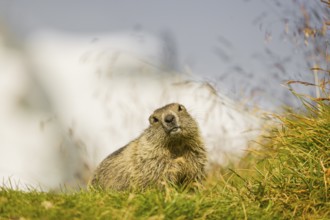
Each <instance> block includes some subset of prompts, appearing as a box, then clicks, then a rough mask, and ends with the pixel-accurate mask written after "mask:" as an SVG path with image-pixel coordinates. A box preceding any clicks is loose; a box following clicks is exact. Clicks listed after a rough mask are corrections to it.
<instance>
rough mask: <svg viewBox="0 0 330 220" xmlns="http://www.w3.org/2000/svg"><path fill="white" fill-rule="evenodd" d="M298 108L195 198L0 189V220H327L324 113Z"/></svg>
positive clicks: (329, 133) (329, 170) (328, 114)
mask: <svg viewBox="0 0 330 220" xmlns="http://www.w3.org/2000/svg"><path fill="white" fill-rule="evenodd" d="M314 106H317V107H314ZM305 107H306V108H305V111H304V112H302V113H295V112H292V111H288V112H287V113H286V114H285V115H281V116H280V115H277V116H276V117H277V119H278V121H279V122H280V123H279V126H277V127H275V128H273V129H272V131H271V132H270V133H269V135H267V136H266V137H265V138H264V139H265V140H267V141H266V142H264V144H263V146H262V147H261V149H259V150H257V151H251V152H250V153H249V154H248V155H247V156H246V157H245V158H244V159H243V160H242V163H241V164H240V165H239V166H238V167H236V168H226V169H214V170H213V172H212V174H210V176H209V177H208V179H207V180H206V181H205V186H204V188H203V189H199V190H196V191H195V192H191V191H183V192H179V191H176V190H174V189H167V190H166V191H157V190H149V191H146V192H111V191H106V192H105V191H99V190H90V191H87V190H80V191H78V192H77V191H76V192H48V193H46V192H37V191H30V192H20V191H15V190H11V189H1V190H0V219H330V190H329V189H330V185H329V183H330V105H329V104H324V103H322V102H321V101H320V102H319V103H318V105H310V104H306V105H305Z"/></svg>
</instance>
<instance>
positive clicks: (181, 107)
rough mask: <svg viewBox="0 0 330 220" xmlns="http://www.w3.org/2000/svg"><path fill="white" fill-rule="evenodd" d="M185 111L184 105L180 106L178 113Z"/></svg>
mask: <svg viewBox="0 0 330 220" xmlns="http://www.w3.org/2000/svg"><path fill="white" fill-rule="evenodd" d="M183 110H186V108H185V107H184V106H183V105H180V104H179V107H178V111H179V112H181V111H183Z"/></svg>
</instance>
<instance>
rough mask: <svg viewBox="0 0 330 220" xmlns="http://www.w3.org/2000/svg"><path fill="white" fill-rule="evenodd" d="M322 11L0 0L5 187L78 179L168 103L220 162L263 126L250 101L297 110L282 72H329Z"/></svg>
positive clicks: (304, 75)
mask: <svg viewBox="0 0 330 220" xmlns="http://www.w3.org/2000/svg"><path fill="white" fill-rule="evenodd" d="M329 14H330V13H329V9H328V8H326V7H325V6H324V5H322V3H321V1H309V0H289V1H279V0H278V1H277V0H272V1H271V0H269V1H268V0H267V1H263V0H234V1H209V2H207V3H205V2H202V1H197V0H192V1H189V2H186V1H180V2H178V1H173V0H170V1H151V0H140V1H139V3H132V1H126V0H124V1H112V0H111V1H104V0H103V1H102V0H96V1H78V0H72V1H64V0H58V1H42V0H35V1H24V2H22V1H16V0H11V1H9V0H8V1H7V0H0V177H2V179H3V181H2V182H3V183H2V185H5V186H8V185H11V186H13V185H14V186H17V187H18V188H20V189H27V188H28V187H27V186H32V187H40V188H41V189H44V190H49V189H56V188H58V187H59V186H60V185H62V184H63V185H70V184H71V185H77V184H82V185H84V184H86V182H87V181H88V178H89V177H90V174H91V172H92V171H93V169H94V168H95V166H96V165H97V164H98V163H99V162H100V160H101V159H102V158H104V157H105V156H106V155H107V154H109V153H111V152H112V151H114V150H116V149H118V148H119V147H121V146H122V145H124V144H126V143H127V142H129V141H130V140H131V139H132V138H134V137H136V136H137V135H138V134H140V133H141V131H142V130H143V128H145V127H146V126H148V124H147V120H146V119H147V116H148V115H149V114H150V113H151V112H152V111H153V110H154V109H155V108H158V107H160V105H163V104H166V103H167V102H170V101H180V102H183V103H184V104H185V105H187V106H188V109H191V111H192V114H193V115H194V116H195V117H196V118H197V120H198V121H199V123H200V125H201V127H203V129H202V130H203V135H204V137H205V138H206V142H207V144H208V150H209V152H213V151H216V152H220V153H219V154H215V155H216V156H214V157H213V158H212V162H214V163H219V164H225V162H224V161H226V159H224V158H227V156H226V155H228V154H233V155H239V156H240V155H242V150H244V149H246V148H247V147H248V143H249V141H250V140H251V139H253V138H255V137H256V136H257V135H258V134H259V132H258V131H259V130H260V129H261V127H262V124H263V122H262V119H260V117H258V116H256V115H255V114H253V113H252V110H254V109H258V110H264V111H280V110H281V109H282V107H283V106H292V107H296V108H297V107H298V108H299V106H300V105H301V103H300V102H299V101H298V100H297V99H296V98H295V97H294V96H293V95H292V93H291V92H290V91H289V89H288V85H287V84H286V82H287V81H288V80H293V81H300V82H310V83H315V84H318V82H321V80H322V79H324V77H325V74H324V73H322V72H321V71H314V72H313V71H312V70H311V68H313V67H314V68H324V69H326V68H327V67H328V63H329V56H328V53H327V51H329V49H328V48H329V30H328V29H327V28H326V25H325V22H326V21H328V20H329ZM324 47H326V50H324ZM320 48H322V50H320ZM320 51H326V53H323V52H320ZM290 88H292V89H294V90H295V91H297V92H299V93H304V94H310V95H314V96H321V94H320V91H318V90H317V89H316V88H315V87H313V86H306V84H301V83H298V84H290ZM201 94H202V95H201ZM205 103H207V104H205ZM132 112H133V113H132ZM209 118H211V119H209ZM247 131H249V132H247ZM224 155H225V156H224Z"/></svg>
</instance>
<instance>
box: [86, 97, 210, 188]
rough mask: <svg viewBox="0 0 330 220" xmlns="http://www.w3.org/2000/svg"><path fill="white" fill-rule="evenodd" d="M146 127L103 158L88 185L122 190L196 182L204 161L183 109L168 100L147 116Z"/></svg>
mask: <svg viewBox="0 0 330 220" xmlns="http://www.w3.org/2000/svg"><path fill="white" fill-rule="evenodd" d="M149 122H150V125H149V127H148V128H147V129H146V130H145V131H144V132H143V133H142V134H141V135H140V136H139V137H138V138H137V139H135V140H133V141H131V142H130V143H129V144H128V145H126V146H124V147H122V148H120V149H119V150H117V151H116V152H114V153H112V154H111V155H109V156H108V157H107V158H105V159H104V160H103V161H102V162H101V164H100V165H99V166H98V167H97V169H96V170H95V172H94V175H93V177H92V180H91V182H90V184H91V185H92V186H95V187H101V188H104V189H114V190H125V189H129V188H134V189H145V188H146V187H150V186H155V187H162V186H164V185H166V184H167V183H169V184H174V185H186V184H189V183H192V182H200V181H201V180H202V179H203V178H204V176H205V168H204V167H205V165H206V162H207V159H206V152H205V148H204V143H203V141H202V138H201V135H200V132H199V128H198V125H197V123H196V121H195V120H194V119H193V118H192V117H191V116H190V114H189V113H188V112H187V110H186V108H185V107H184V106H183V105H181V104H178V103H172V104H169V105H166V106H164V107H162V108H159V109H157V110H155V111H154V113H153V114H152V115H151V116H150V117H149Z"/></svg>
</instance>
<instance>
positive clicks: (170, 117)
mask: <svg viewBox="0 0 330 220" xmlns="http://www.w3.org/2000/svg"><path fill="white" fill-rule="evenodd" d="M173 120H174V115H171V114H170V115H166V116H165V122H166V123H171V122H172V121H173Z"/></svg>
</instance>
